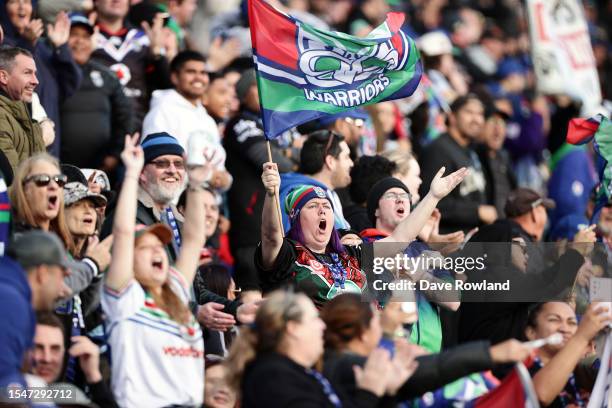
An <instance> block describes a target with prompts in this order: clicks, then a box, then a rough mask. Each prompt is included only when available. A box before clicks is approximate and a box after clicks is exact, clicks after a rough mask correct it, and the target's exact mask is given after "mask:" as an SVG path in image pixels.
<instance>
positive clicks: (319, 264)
mask: <svg viewBox="0 0 612 408" xmlns="http://www.w3.org/2000/svg"><path fill="white" fill-rule="evenodd" d="M443 174H444V168H441V169H440V171H438V174H437V175H436V177H434V179H433V181H432V182H431V187H430V190H429V193H428V194H427V195H426V196H425V197H424V198H423V199H422V200H421V202H420V203H419V205H418V206H417V208H416V209H415V210H414V211H413V212H411V214H410V215H409V216H408V217H406V218H405V219H404V220H403V221H402V222H401V223H400V224H399V225H398V226H397V228H396V229H395V230H394V231H393V233H392V234H391V235H390V236H388V237H386V238H384V239H381V240H379V241H377V242H376V243H375V244H374V255H375V256H376V257H393V256H395V255H396V254H397V253H402V252H403V251H404V249H405V247H406V246H407V245H408V244H409V243H410V242H411V241H412V240H414V239H415V238H416V236H417V234H418V233H419V232H420V231H421V229H422V227H423V225H424V224H425V222H426V221H427V220H428V219H429V216H430V215H431V213H432V212H433V210H434V209H435V208H436V205H437V204H438V202H439V201H440V200H441V199H442V198H444V197H445V196H446V195H447V194H448V193H450V192H451V191H452V190H453V189H454V188H455V187H456V186H457V185H458V184H459V183H460V182H461V180H463V178H464V177H465V175H466V174H467V169H465V168H461V169H459V170H457V171H456V172H454V173H451V174H449V175H448V176H446V177H442V175H443ZM262 181H263V184H264V186H265V189H266V198H265V201H264V208H263V216H262V228H261V245H260V246H259V247H258V249H257V252H256V254H255V264H256V265H257V267H258V270H259V272H260V276H261V280H262V283H263V285H264V289H268V288H273V287H275V286H280V285H282V284H284V283H294V284H295V285H296V286H297V288H298V289H299V290H300V291H302V292H304V293H306V294H307V295H308V296H309V297H310V298H311V299H312V300H313V302H314V303H315V305H316V306H317V307H321V306H323V305H324V304H325V302H327V301H328V300H330V299H333V298H334V297H335V296H336V295H338V294H340V293H343V292H349V293H361V292H362V291H364V290H365V284H366V277H365V273H364V271H363V267H362V259H361V248H360V247H359V246H350V245H342V243H341V242H340V236H339V234H338V231H337V230H336V229H335V227H334V208H333V205H332V203H331V201H330V200H329V198H328V197H327V194H326V193H325V191H323V189H321V188H319V187H316V186H309V185H301V186H298V187H296V188H295V189H294V190H292V191H291V192H290V193H289V194H288V195H287V198H286V200H285V211H287V213H288V214H289V219H290V224H291V228H290V229H289V231H288V232H287V237H286V238H284V237H283V235H282V233H281V231H282V230H281V225H280V221H279V217H278V214H277V209H276V208H275V206H276V204H275V199H274V195H275V194H276V193H275V192H276V191H278V188H279V186H280V176H279V174H278V169H277V167H276V164H275V163H265V164H264V171H263V174H262ZM381 243H386V245H381ZM389 243H396V245H389Z"/></svg>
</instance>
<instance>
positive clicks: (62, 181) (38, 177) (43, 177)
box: [23, 174, 68, 187]
mask: <svg viewBox="0 0 612 408" xmlns="http://www.w3.org/2000/svg"><path fill="white" fill-rule="evenodd" d="M51 180H53V181H55V184H57V185H58V186H60V187H64V186H65V185H66V183H67V182H68V176H66V175H65V174H56V175H54V176H51V175H49V174H34V175H32V176H29V177H26V178H25V179H24V180H23V184H24V185H26V184H27V183H29V182H30V181H32V182H34V184H36V186H38V187H46V186H48V185H49V183H51Z"/></svg>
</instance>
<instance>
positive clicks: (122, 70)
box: [110, 62, 132, 86]
mask: <svg viewBox="0 0 612 408" xmlns="http://www.w3.org/2000/svg"><path fill="white" fill-rule="evenodd" d="M110 69H111V70H112V71H113V72H114V73H115V75H117V78H118V79H119V82H120V83H121V85H123V86H126V85H127V84H128V82H130V81H131V80H132V73H131V71H130V68H129V67H128V66H127V65H125V64H123V63H121V62H119V63H117V64H113V65H111V66H110Z"/></svg>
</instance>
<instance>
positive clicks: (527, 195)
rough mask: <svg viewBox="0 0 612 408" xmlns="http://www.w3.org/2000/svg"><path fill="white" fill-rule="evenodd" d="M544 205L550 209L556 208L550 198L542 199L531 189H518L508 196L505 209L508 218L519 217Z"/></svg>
mask: <svg viewBox="0 0 612 408" xmlns="http://www.w3.org/2000/svg"><path fill="white" fill-rule="evenodd" d="M540 205H543V206H544V207H546V208H548V209H553V208H555V207H556V205H555V202H554V201H553V200H551V199H550V198H545V197H542V196H541V195H540V194H538V193H537V192H535V191H534V190H532V189H530V188H517V189H516V190H514V191H513V192H511V193H510V195H509V196H508V200H506V206H505V208H504V210H505V212H506V216H507V217H508V218H512V217H518V216H520V215H523V214H527V213H528V212H529V211H531V210H533V209H534V208H536V207H538V206H540Z"/></svg>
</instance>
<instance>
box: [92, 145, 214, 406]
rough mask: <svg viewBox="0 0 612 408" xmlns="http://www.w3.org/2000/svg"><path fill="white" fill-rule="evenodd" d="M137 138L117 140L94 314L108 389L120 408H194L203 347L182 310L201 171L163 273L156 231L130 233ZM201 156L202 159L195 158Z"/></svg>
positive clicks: (198, 224) (197, 223) (191, 265)
mask: <svg viewBox="0 0 612 408" xmlns="http://www.w3.org/2000/svg"><path fill="white" fill-rule="evenodd" d="M137 141H138V135H135V136H134V137H133V138H130V137H129V136H127V137H126V139H125V148H124V150H123V152H122V153H121V159H122V161H123V163H124V165H125V168H126V171H125V179H124V182H123V187H122V189H121V194H120V195H119V201H118V204H117V210H116V211H117V212H116V215H115V220H114V225H113V235H114V245H113V257H112V261H111V264H110V269H109V271H108V274H107V276H106V282H105V290H104V293H103V295H102V307H103V309H104V311H105V312H106V315H107V319H108V326H107V327H108V335H109V344H110V346H111V350H112V351H111V355H112V362H111V363H112V370H113V379H112V388H113V393H114V394H115V398H116V399H117V403H118V404H119V405H120V406H122V407H143V406H146V407H165V406H170V405H177V406H199V405H200V404H202V396H203V393H204V392H203V391H204V390H203V387H204V342H203V340H202V332H201V330H200V327H199V325H198V323H197V321H196V320H195V318H194V316H193V315H192V314H191V312H190V310H189V308H188V302H189V297H190V295H189V293H190V286H191V283H192V281H193V277H194V275H195V272H196V268H197V264H198V259H199V255H200V249H201V248H202V246H203V245H204V234H202V231H203V230H204V222H205V219H206V217H205V214H204V212H205V210H204V189H203V187H202V183H203V182H204V180H206V177H207V174H208V172H209V171H210V168H209V166H199V167H195V168H191V169H189V187H188V188H189V192H188V196H187V207H186V210H185V224H184V227H183V244H182V245H181V251H180V254H179V256H178V258H177V261H176V264H175V265H173V266H171V265H169V262H168V256H167V254H166V251H165V249H164V248H165V245H166V244H167V243H168V242H170V240H171V239H172V231H171V230H170V229H169V228H168V227H167V226H165V225H164V224H153V225H149V226H144V225H134V220H135V219H136V204H137V199H136V191H137V188H138V177H139V175H140V172H141V170H142V167H143V165H144V154H143V151H142V148H141V147H140V146H137ZM202 154H203V153H202Z"/></svg>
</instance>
